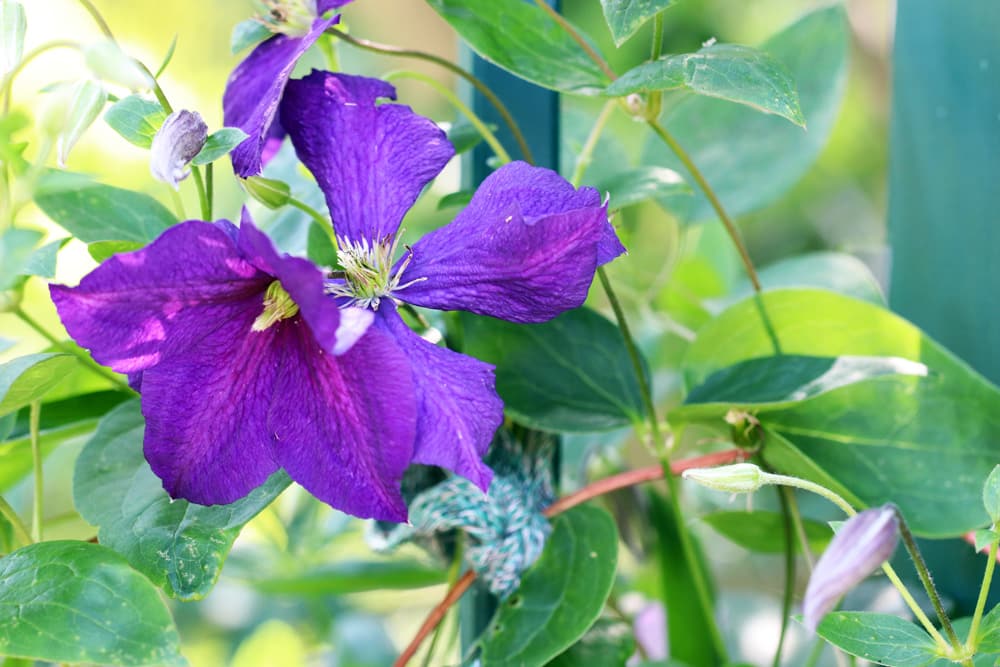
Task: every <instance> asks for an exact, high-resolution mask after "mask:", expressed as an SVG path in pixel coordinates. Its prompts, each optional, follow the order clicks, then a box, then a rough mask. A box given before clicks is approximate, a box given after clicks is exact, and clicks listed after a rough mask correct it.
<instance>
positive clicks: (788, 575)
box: [771, 486, 795, 667]
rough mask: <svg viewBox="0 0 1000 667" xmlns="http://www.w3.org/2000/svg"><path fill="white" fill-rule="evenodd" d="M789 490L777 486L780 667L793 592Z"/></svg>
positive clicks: (777, 665) (776, 658) (776, 665)
mask: <svg viewBox="0 0 1000 667" xmlns="http://www.w3.org/2000/svg"><path fill="white" fill-rule="evenodd" d="M786 489H787V490H789V491H791V489H788V487H785V486H778V487H775V490H776V491H777V492H778V502H779V503H780V504H781V517H782V519H783V520H784V521H783V527H784V536H785V582H784V592H783V594H782V597H781V632H780V633H779V634H778V646H777V647H776V648H775V649H774V661H773V662H772V663H771V664H772V665H773V667H781V653H782V649H783V648H784V647H785V636H786V635H787V633H788V619H789V617H790V616H791V615H792V596H793V594H794V592H795V536H794V535H793V533H794V530H795V529H794V527H793V521H792V509H791V507H790V506H789V503H788V497H787V496H786V495H785V490H786Z"/></svg>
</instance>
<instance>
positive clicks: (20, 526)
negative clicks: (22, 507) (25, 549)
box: [0, 496, 33, 546]
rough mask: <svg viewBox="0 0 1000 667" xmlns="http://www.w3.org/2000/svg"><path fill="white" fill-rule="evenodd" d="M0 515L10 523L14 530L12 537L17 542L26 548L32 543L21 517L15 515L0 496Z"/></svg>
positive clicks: (8, 504)
mask: <svg viewBox="0 0 1000 667" xmlns="http://www.w3.org/2000/svg"><path fill="white" fill-rule="evenodd" d="M0 515H3V518H5V519H7V521H9V522H10V525H11V526H13V528H14V535H15V536H16V537H17V540H18V541H19V542H20V543H21V544H22V545H24V546H28V545H29V544H31V543H32V542H33V540H32V539H31V535H30V534H29V533H28V527H27V526H25V525H24V522H23V521H21V517H19V516H18V515H17V512H15V511H14V508H13V507H11V506H10V503H8V502H7V501H6V500H5V499H4V497H3V496H0Z"/></svg>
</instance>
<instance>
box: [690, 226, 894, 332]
mask: <svg viewBox="0 0 1000 667" xmlns="http://www.w3.org/2000/svg"><path fill="white" fill-rule="evenodd" d="M727 240H728V239H727ZM757 275H758V276H759V277H760V282H761V284H762V285H763V286H764V289H768V290H773V289H777V288H779V287H819V288H822V289H828V290H832V291H834V292H839V293H841V294H846V295H847V296H853V297H854V298H856V299H862V300H864V301H870V302H871V303H874V304H877V305H880V306H883V305H885V296H884V295H883V294H882V288H881V287H880V286H879V283H878V279H877V278H875V276H874V275H873V274H872V272H871V269H869V268H868V265H867V264H865V263H864V262H862V261H861V260H860V259H858V258H857V257H854V256H853V255H848V254H845V253H841V252H828V251H824V252H810V253H806V254H804V255H797V256H795V257H789V258H787V259H783V260H780V261H777V262H775V263H773V264H768V265H767V266H765V267H763V268H762V269H758V271H757ZM752 294H753V287H752V286H751V285H750V281H749V280H747V279H745V278H743V279H741V280H740V283H739V284H738V285H737V286H736V287H733V288H732V289H730V290H729V292H728V293H727V294H726V295H725V297H722V298H718V299H709V300H708V301H706V302H705V303H704V305H705V307H706V308H707V309H708V310H709V311H711V312H712V313H715V314H718V313H721V312H722V311H723V310H725V309H726V308H728V307H729V306H731V305H733V304H735V303H737V302H739V301H742V300H743V299H745V298H747V297H748V296H751V295H752Z"/></svg>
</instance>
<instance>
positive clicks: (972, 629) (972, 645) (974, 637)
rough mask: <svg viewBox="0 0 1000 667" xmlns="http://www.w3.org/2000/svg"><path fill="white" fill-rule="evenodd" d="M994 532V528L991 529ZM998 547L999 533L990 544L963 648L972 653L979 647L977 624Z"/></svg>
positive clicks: (995, 562) (999, 543)
mask: <svg viewBox="0 0 1000 667" xmlns="http://www.w3.org/2000/svg"><path fill="white" fill-rule="evenodd" d="M993 529H994V530H996V526H994V527H993ZM998 546H1000V533H998V534H996V535H994V536H993V542H991V543H990V551H989V554H990V559H989V560H988V561H986V572H985V573H984V574H983V583H982V585H981V586H980V587H979V600H977V601H976V611H975V613H973V614H972V624H971V625H970V626H969V636H968V638H967V639H966V640H965V646H966V648H968V649H969V651H972V652H974V651H975V650H976V647H978V646H979V636H978V635H979V623H980V622H981V621H982V619H983V611H984V610H985V609H986V598H988V597H989V594H990V584H991V583H992V582H993V570H994V569H996V565H997V547H998Z"/></svg>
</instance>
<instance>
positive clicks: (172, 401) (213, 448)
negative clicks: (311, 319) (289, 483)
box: [142, 311, 280, 505]
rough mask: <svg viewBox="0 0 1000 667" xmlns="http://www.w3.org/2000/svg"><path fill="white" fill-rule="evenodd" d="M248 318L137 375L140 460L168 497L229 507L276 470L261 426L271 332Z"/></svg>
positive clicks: (270, 368) (272, 369)
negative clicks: (142, 458)
mask: <svg viewBox="0 0 1000 667" xmlns="http://www.w3.org/2000/svg"><path fill="white" fill-rule="evenodd" d="M255 317H256V313H255V312H253V311H250V312H244V313H240V314H236V315H235V316H233V317H231V318H229V319H227V320H225V321H224V322H222V323H221V326H219V327H218V329H217V330H216V331H214V332H212V334H211V335H210V336H205V337H204V338H202V339H200V340H198V341H192V343H191V345H190V347H188V348H187V349H185V350H182V351H179V352H177V353H175V354H173V355H172V356H171V358H170V360H169V363H164V364H161V365H159V366H157V367H155V368H152V369H150V370H147V371H144V372H143V374H142V413H143V415H145V417H146V434H145V438H144V446H145V447H144V448H145V454H146V460H147V461H149V465H150V466H151V467H152V469H153V472H155V473H156V474H157V476H158V477H159V478H160V479H162V480H163V487H164V488H165V489H166V490H167V492H168V493H169V494H170V495H171V496H172V497H174V498H186V499H187V500H190V501H192V502H196V503H200V504H202V505H214V504H220V503H230V502H233V501H235V500H237V499H239V498H242V497H243V496H245V495H246V494H247V493H249V492H250V491H251V490H252V489H254V488H256V487H257V486H260V485H261V484H262V483H263V482H264V480H266V479H267V477H268V475H270V474H271V473H273V472H274V471H275V470H277V469H278V465H277V464H276V463H275V462H274V460H273V458H272V453H271V444H270V440H271V434H270V432H269V430H268V428H267V412H268V410H269V408H270V407H271V401H272V399H273V397H274V388H275V383H276V380H277V376H278V373H279V369H280V367H279V365H278V363H277V362H278V360H277V359H276V358H275V352H274V347H275V342H276V341H275V338H276V334H277V331H276V330H275V329H270V330H267V331H252V330H251V324H252V323H253V320H254V318H255Z"/></svg>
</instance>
